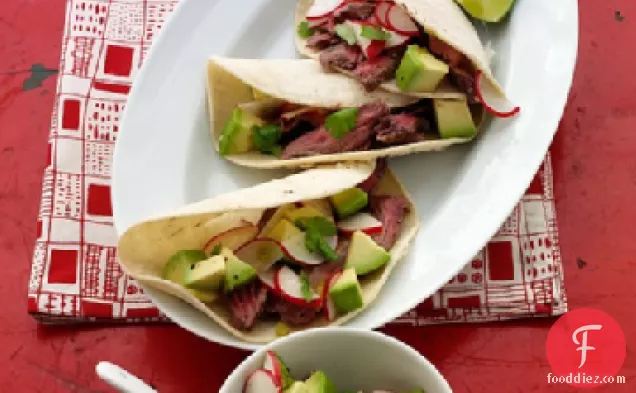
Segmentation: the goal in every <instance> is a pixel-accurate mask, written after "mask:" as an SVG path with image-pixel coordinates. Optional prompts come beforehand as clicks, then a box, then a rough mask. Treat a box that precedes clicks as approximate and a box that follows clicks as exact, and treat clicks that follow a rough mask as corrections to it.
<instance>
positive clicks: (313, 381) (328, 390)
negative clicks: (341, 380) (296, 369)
mask: <svg viewBox="0 0 636 393" xmlns="http://www.w3.org/2000/svg"><path fill="white" fill-rule="evenodd" d="M305 385H306V386H307V393H336V387H335V386H334V385H333V383H332V382H331V381H330V380H329V378H327V374H325V373H324V372H322V371H320V370H318V371H314V373H313V374H311V376H310V377H309V379H307V381H305Z"/></svg>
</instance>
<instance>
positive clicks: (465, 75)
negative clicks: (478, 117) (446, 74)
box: [450, 68, 479, 104]
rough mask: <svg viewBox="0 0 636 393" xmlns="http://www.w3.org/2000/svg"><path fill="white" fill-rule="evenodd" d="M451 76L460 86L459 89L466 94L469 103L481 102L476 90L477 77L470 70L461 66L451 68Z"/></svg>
mask: <svg viewBox="0 0 636 393" xmlns="http://www.w3.org/2000/svg"><path fill="white" fill-rule="evenodd" d="M450 78H451V80H452V81H453V82H455V84H456V85H457V86H458V87H459V90H461V91H462V92H463V93H465V94H466V97H467V101H468V103H469V104H478V103H479V99H478V98H477V93H476V92H475V78H474V77H473V76H472V75H471V74H470V73H469V72H468V71H465V70H463V69H461V68H451V71H450Z"/></svg>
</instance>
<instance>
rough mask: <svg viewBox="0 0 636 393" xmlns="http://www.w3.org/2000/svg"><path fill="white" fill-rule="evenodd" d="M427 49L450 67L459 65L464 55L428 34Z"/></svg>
mask: <svg viewBox="0 0 636 393" xmlns="http://www.w3.org/2000/svg"><path fill="white" fill-rule="evenodd" d="M428 49H429V50H430V51H431V53H433V54H434V55H436V56H439V57H441V58H442V59H444V61H445V62H446V63H447V64H448V65H449V66H450V67H451V68H455V67H459V65H460V64H461V62H462V60H463V59H464V55H463V54H461V52H459V51H457V50H455V48H453V47H452V46H450V45H448V44H447V43H445V42H444V41H442V40H440V39H438V38H437V37H433V36H431V35H429V37H428Z"/></svg>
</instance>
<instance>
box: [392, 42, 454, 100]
mask: <svg viewBox="0 0 636 393" xmlns="http://www.w3.org/2000/svg"><path fill="white" fill-rule="evenodd" d="M449 71H450V69H449V67H448V64H446V63H444V62H443V61H441V60H439V59H437V58H436V57H435V56H433V55H432V54H431V53H430V52H429V51H428V50H427V49H426V48H421V47H419V46H417V45H409V46H408V48H407V49H406V52H405V53H404V56H403V57H402V61H401V62H400V66H399V67H398V69H397V71H396V73H395V77H396V83H397V85H398V87H399V88H400V90H402V91H408V92H422V93H430V92H434V91H435V89H437V86H438V85H439V83H440V82H441V81H442V79H443V78H444V76H446V74H448V72H449Z"/></svg>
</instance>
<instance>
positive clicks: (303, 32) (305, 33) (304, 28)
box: [297, 20, 316, 38]
mask: <svg viewBox="0 0 636 393" xmlns="http://www.w3.org/2000/svg"><path fill="white" fill-rule="evenodd" d="M297 32H298V35H299V36H300V37H302V38H309V37H311V36H312V35H314V33H315V32H316V30H315V29H314V28H312V27H310V26H309V22H307V21H306V20H304V21H302V22H300V23H299V24H298V29H297Z"/></svg>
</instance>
